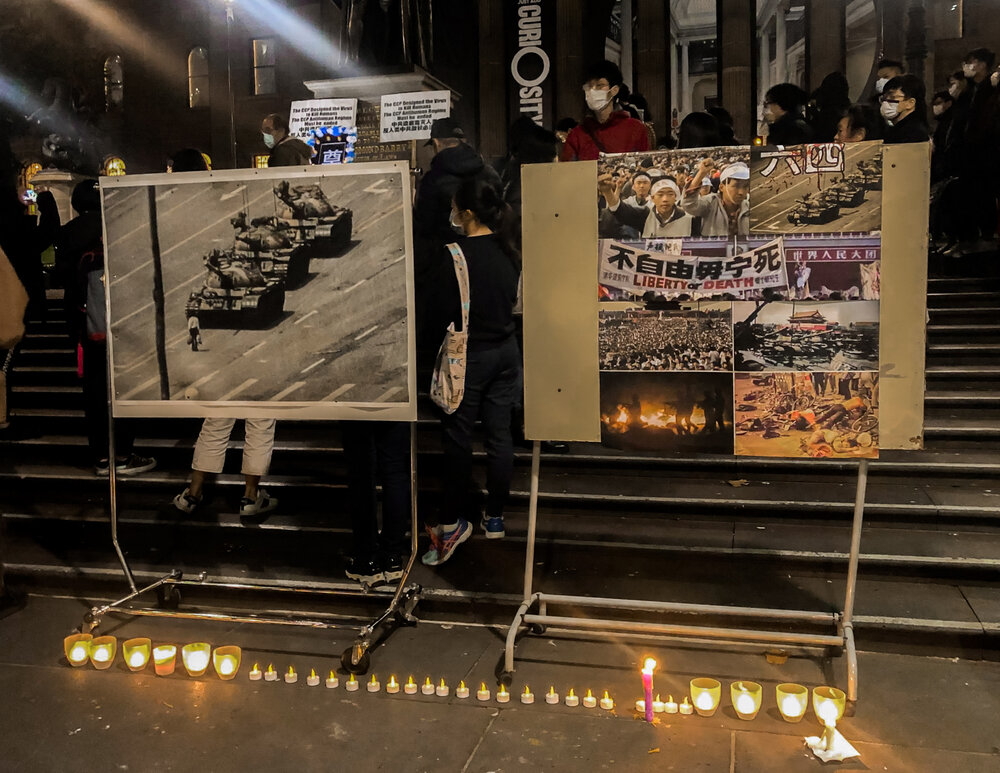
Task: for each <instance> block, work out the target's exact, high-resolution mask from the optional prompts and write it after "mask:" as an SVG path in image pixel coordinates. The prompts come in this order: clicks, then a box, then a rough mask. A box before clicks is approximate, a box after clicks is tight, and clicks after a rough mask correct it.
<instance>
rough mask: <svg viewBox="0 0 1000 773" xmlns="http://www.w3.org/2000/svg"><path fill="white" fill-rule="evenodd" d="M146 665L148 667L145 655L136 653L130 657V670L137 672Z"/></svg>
mask: <svg viewBox="0 0 1000 773" xmlns="http://www.w3.org/2000/svg"><path fill="white" fill-rule="evenodd" d="M144 665H146V656H145V655H143V654H142V653H141V652H138V651H136V652H133V653H132V654H131V655H129V656H128V666H129V668H131V669H133V670H135V669H139V668H142V667H143V666H144Z"/></svg>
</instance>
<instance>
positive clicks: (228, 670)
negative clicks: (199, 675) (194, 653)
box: [212, 644, 243, 682]
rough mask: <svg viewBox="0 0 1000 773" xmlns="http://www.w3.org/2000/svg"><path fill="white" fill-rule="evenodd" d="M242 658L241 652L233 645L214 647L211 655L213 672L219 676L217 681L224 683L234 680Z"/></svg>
mask: <svg viewBox="0 0 1000 773" xmlns="http://www.w3.org/2000/svg"><path fill="white" fill-rule="evenodd" d="M242 657H243V650H241V649H240V648H239V647H236V646H234V645H231V644H227V645H226V646H224V647H216V648H215V652H213V653H212V662H213V663H214V664H215V672H216V673H217V674H218V675H219V679H221V680H222V681H224V682H226V681H229V680H230V679H233V678H235V676H236V672H237V671H239V670H240V660H241V659H242Z"/></svg>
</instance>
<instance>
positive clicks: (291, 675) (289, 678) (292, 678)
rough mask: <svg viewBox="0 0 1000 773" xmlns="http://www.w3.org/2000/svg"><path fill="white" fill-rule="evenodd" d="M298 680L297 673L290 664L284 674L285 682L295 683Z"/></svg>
mask: <svg viewBox="0 0 1000 773" xmlns="http://www.w3.org/2000/svg"><path fill="white" fill-rule="evenodd" d="M297 681H299V675H298V674H296V673H295V669H294V668H292V667H291V666H289V667H288V673H286V674H285V684H295V683H296V682H297Z"/></svg>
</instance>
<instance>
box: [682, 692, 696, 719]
mask: <svg viewBox="0 0 1000 773" xmlns="http://www.w3.org/2000/svg"><path fill="white" fill-rule="evenodd" d="M680 712H681V714H693V713H694V706H692V705H691V704H690V703H688V698H687V696H686V695H685V696H684V700H683V701H682V702H681V705H680Z"/></svg>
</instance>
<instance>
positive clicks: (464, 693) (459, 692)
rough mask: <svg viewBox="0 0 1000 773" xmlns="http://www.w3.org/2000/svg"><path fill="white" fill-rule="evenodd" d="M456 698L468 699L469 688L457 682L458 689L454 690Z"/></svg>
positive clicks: (463, 683)
mask: <svg viewBox="0 0 1000 773" xmlns="http://www.w3.org/2000/svg"><path fill="white" fill-rule="evenodd" d="M455 697H456V698H468V697H469V688H468V687H466V686H465V682H459V683H458V688H457V689H456V690H455Z"/></svg>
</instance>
